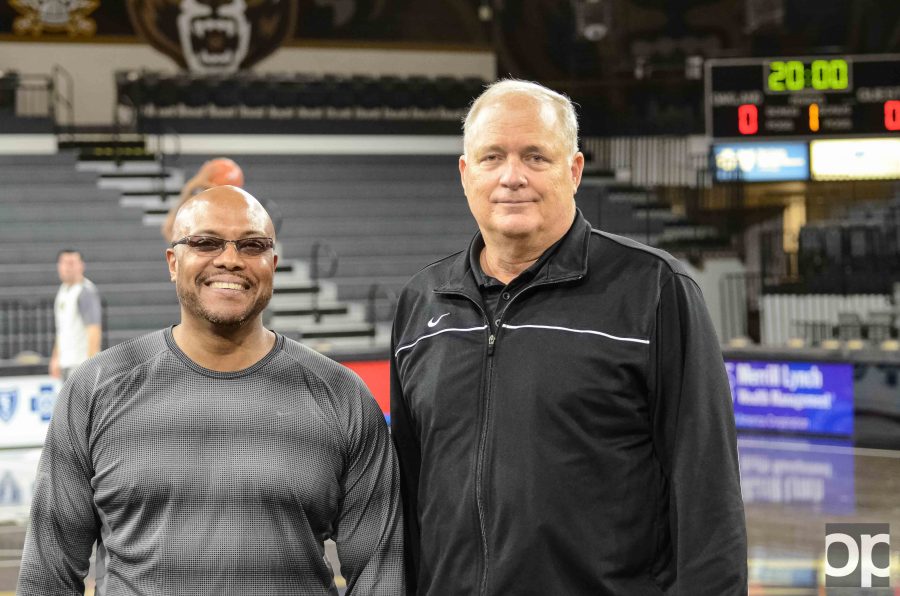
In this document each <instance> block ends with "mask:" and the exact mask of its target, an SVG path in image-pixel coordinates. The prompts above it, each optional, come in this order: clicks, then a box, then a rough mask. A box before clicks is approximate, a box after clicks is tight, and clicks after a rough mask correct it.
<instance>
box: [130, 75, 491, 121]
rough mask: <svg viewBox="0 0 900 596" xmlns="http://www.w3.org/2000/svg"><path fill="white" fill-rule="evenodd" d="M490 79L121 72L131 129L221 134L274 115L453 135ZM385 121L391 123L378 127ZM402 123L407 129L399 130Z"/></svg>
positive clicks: (293, 118) (277, 117) (280, 118)
mask: <svg viewBox="0 0 900 596" xmlns="http://www.w3.org/2000/svg"><path fill="white" fill-rule="evenodd" d="M484 84H485V82H484V81H483V80H481V79H480V78H477V77H449V76H439V77H425V76H410V77H398V76H369V75H354V76H337V75H307V74H285V73H264V74H257V73H251V72H247V73H239V74H237V75H231V76H228V77H223V76H213V75H197V74H190V73H183V72H182V73H160V72H153V71H120V72H118V73H116V91H117V103H118V105H119V106H122V107H124V108H126V109H129V110H131V112H132V117H133V122H130V123H129V126H133V127H134V128H135V129H136V130H141V131H144V132H152V131H159V130H164V129H166V128H171V129H174V130H193V129H194V128H198V127H202V126H204V120H208V119H212V122H206V123H205V125H206V126H207V127H218V130H219V131H221V130H222V128H221V127H222V126H223V125H225V126H230V127H238V126H243V129H252V128H253V127H255V128H257V129H260V127H263V128H264V127H265V126H266V125H267V124H268V125H272V120H275V121H276V122H277V123H278V125H279V127H280V128H281V129H282V131H283V130H284V127H285V126H287V127H295V128H298V130H302V131H307V132H308V131H309V130H310V129H313V130H318V129H320V128H322V127H323V126H328V127H329V129H330V130H331V131H332V132H334V131H335V128H334V127H338V128H339V129H340V130H345V131H354V130H357V131H366V132H371V131H372V130H377V131H379V132H395V133H396V132H408V133H413V134H414V133H416V132H418V133H422V132H431V133H434V134H443V133H447V134H455V133H456V132H458V128H459V119H460V117H461V116H462V114H463V111H464V110H465V109H466V107H467V106H468V104H469V102H470V101H471V100H472V98H473V97H475V96H477V95H478V94H479V93H480V92H481V91H482V89H483V86H484ZM383 123H388V124H389V127H388V128H384V126H382V127H381V128H383V130H380V129H379V125H380V124H383ZM404 126H406V127H407V128H408V130H402V131H401V130H400V129H398V127H401V128H402V127H404ZM423 126H424V127H425V128H423ZM185 127H187V128H185ZM310 127H311V128H310Z"/></svg>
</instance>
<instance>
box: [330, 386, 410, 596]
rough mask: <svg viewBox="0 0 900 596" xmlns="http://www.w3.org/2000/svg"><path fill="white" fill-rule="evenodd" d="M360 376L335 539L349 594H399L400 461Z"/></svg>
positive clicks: (351, 411) (351, 414) (353, 399)
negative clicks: (398, 462) (398, 467)
mask: <svg viewBox="0 0 900 596" xmlns="http://www.w3.org/2000/svg"><path fill="white" fill-rule="evenodd" d="M355 380H356V383H355V386H354V387H353V388H352V389H351V393H353V395H351V404H350V408H349V427H348V441H349V443H348V454H347V468H346V470H345V473H344V476H343V478H342V479H341V488H342V495H343V498H342V502H341V508H340V512H339V514H338V519H337V522H336V527H335V536H334V541H335V543H336V544H337V551H338V557H339V558H340V561H341V572H342V574H343V576H344V578H345V579H346V580H347V592H346V594H347V596H357V595H359V596H397V595H398V594H402V593H403V589H404V584H403V518H402V514H401V511H400V476H399V471H398V470H397V460H396V457H395V455H394V449H393V446H392V445H391V438H390V434H389V432H388V428H387V423H386V422H385V420H384V414H383V413H382V412H381V408H380V407H379V406H378V403H377V402H376V401H375V398H374V397H372V394H371V393H370V392H369V390H368V389H367V388H366V386H365V384H364V383H363V382H362V381H361V380H360V379H358V378H356V379H355Z"/></svg>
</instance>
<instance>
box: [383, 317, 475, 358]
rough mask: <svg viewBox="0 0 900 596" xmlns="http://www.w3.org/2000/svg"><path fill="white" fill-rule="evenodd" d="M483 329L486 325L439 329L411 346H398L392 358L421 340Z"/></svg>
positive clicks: (420, 339) (415, 342)
mask: <svg viewBox="0 0 900 596" xmlns="http://www.w3.org/2000/svg"><path fill="white" fill-rule="evenodd" d="M485 329H487V325H482V326H481V327H468V328H465V329H462V328H458V327H448V328H447V329H441V330H440V331H435V332H434V333H429V334H428V335H423V336H422V337H420V338H419V339H417V340H416V341H414V342H412V343H411V344H406V345H405V346H400V347H399V348H397V351H396V352H394V357H395V358H396V357H397V356H398V355H399V354H400V352H402V351H403V350H408V349H410V348H412V347H414V346H415V345H416V344H417V343H419V342H420V341H422V340H423V339H428V338H429V337H434V336H435V335H440V334H441V333H447V332H448V331H460V332H468V331H484V330H485Z"/></svg>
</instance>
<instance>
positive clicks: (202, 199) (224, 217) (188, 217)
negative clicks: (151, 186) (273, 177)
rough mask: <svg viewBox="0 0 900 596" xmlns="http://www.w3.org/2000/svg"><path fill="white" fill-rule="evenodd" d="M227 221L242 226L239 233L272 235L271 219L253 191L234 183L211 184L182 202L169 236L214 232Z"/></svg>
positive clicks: (273, 235) (179, 236) (177, 236)
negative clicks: (224, 184)
mask: <svg viewBox="0 0 900 596" xmlns="http://www.w3.org/2000/svg"><path fill="white" fill-rule="evenodd" d="M235 220H237V221H235ZM226 224H228V225H234V224H238V225H240V227H243V228H245V229H244V230H243V231H242V232H241V235H257V236H269V237H272V238H274V237H275V227H274V226H273V225H272V219H271V218H270V217H269V214H268V212H267V211H266V210H265V208H264V207H263V206H262V205H261V204H260V202H259V201H257V200H256V198H255V197H254V196H253V195H251V194H250V193H248V192H247V191H246V190H244V189H242V188H238V187H236V186H214V187H213V188H210V189H208V190H205V191H203V192H201V193H199V194H197V195H194V196H193V197H191V198H190V199H188V200H187V201H185V202H184V203H183V204H182V205H181V207H180V208H179V209H178V213H177V214H176V215H175V222H174V224H173V225H172V237H171V238H170V240H171V241H172V242H174V241H175V240H178V239H179V238H184V237H185V236H191V235H205V234H209V235H214V232H216V229H217V228H219V227H221V226H223V225H226Z"/></svg>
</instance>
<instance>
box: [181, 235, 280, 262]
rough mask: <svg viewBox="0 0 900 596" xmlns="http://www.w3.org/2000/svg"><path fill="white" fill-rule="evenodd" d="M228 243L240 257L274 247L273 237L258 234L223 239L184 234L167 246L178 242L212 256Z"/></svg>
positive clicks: (250, 255) (256, 253)
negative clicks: (232, 245)
mask: <svg viewBox="0 0 900 596" xmlns="http://www.w3.org/2000/svg"><path fill="white" fill-rule="evenodd" d="M228 243H231V244H234V248H235V249H236V250H237V251H238V254H239V255H241V256H242V257H258V256H260V255H261V254H263V253H264V252H266V251H267V250H272V248H274V246H275V239H274V238H267V237H263V236H260V237H256V238H240V239H239V240H225V239H224V238H217V237H215V236H185V237H184V238H182V239H181V240H176V241H175V242H173V243H172V244H170V245H169V246H170V247H172V248H175V247H176V246H178V245H179V244H184V245H186V246H187V247H188V248H190V249H191V250H193V251H194V252H196V253H198V254H201V255H205V256H210V257H214V256H216V255H220V254H222V253H223V252H225V245H226V244H228Z"/></svg>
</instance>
